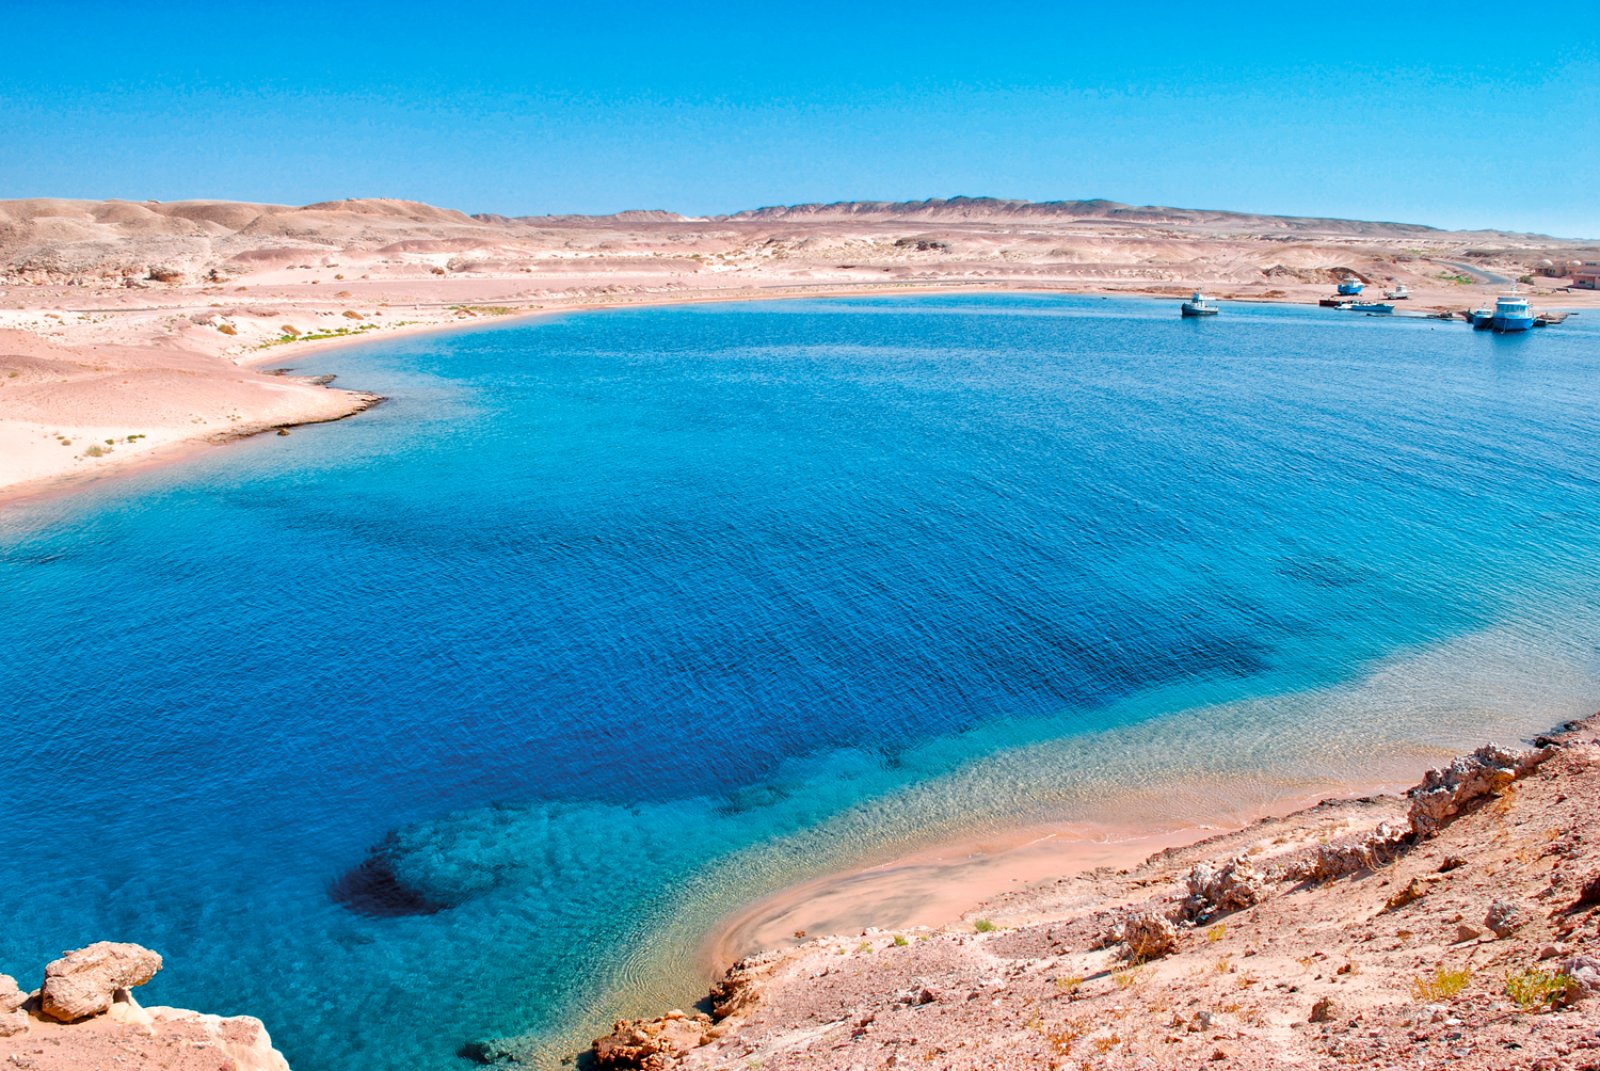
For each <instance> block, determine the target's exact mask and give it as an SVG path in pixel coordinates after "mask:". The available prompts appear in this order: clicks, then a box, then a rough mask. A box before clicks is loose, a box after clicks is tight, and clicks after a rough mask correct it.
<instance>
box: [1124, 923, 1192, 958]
mask: <svg viewBox="0 0 1600 1071" xmlns="http://www.w3.org/2000/svg"><path fill="white" fill-rule="evenodd" d="M1122 943H1123V944H1125V945H1127V946H1128V958H1129V959H1134V960H1140V961H1143V960H1150V959H1159V958H1160V957H1162V956H1165V955H1167V954H1168V953H1169V952H1171V951H1173V950H1174V949H1175V948H1177V947H1178V928H1177V927H1176V926H1174V925H1173V924H1172V920H1171V919H1169V918H1167V917H1166V916H1165V915H1158V914H1156V913H1155V912H1154V911H1134V912H1130V913H1129V914H1128V915H1127V917H1125V918H1124V919H1123V920H1122Z"/></svg>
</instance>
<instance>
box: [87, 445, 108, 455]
mask: <svg viewBox="0 0 1600 1071" xmlns="http://www.w3.org/2000/svg"><path fill="white" fill-rule="evenodd" d="M110 452H111V451H110V449H109V448H107V447H104V446H101V445H100V444H99V443H93V444H91V445H90V447H89V449H87V450H85V451H84V452H83V456H84V457H105V456H106V455H107V454H109V453H110Z"/></svg>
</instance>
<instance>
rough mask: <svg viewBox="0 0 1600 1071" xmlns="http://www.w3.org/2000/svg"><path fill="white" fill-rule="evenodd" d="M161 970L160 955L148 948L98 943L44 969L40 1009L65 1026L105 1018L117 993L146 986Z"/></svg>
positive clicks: (64, 957)
mask: <svg viewBox="0 0 1600 1071" xmlns="http://www.w3.org/2000/svg"><path fill="white" fill-rule="evenodd" d="M160 969H161V956H160V955H158V954H157V953H155V952H152V951H150V950H149V949H148V948H143V947H141V946H139V945H132V944H117V943H114V942H111V941H99V942H96V943H95V944H92V945H89V946H88V947H87V948H80V949H78V950H77V951H76V952H68V953H67V954H66V955H65V956H62V957H61V958H60V959H58V960H56V961H55V962H53V963H51V964H49V965H48V966H47V967H45V969H44V985H43V986H42V987H41V988H40V990H39V1010H40V1011H41V1012H43V1013H44V1014H45V1015H48V1016H49V1017H50V1018H52V1019H57V1020H59V1021H61V1022H63V1023H70V1022H75V1021H77V1020H79V1019H86V1018H88V1017H89V1016H92V1015H102V1014H104V1013H105V1012H107V1011H109V1010H110V1008H111V1001H112V1000H113V998H115V996H116V994H117V990H119V989H131V988H133V987H134V986H138V985H144V984H145V983H146V982H148V981H149V980H150V979H151V978H153V977H155V973H156V972H157V971H159V970H160Z"/></svg>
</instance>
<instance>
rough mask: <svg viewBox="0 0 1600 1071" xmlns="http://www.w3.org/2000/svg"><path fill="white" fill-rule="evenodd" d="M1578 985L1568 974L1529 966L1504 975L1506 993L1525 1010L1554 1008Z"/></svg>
mask: <svg viewBox="0 0 1600 1071" xmlns="http://www.w3.org/2000/svg"><path fill="white" fill-rule="evenodd" d="M1577 987H1578V983H1577V982H1576V981H1574V980H1573V978H1572V977H1571V976H1570V975H1566V974H1555V973H1553V972H1551V971H1541V970H1539V969H1538V968H1537V967H1529V968H1528V969H1527V970H1524V971H1517V972H1515V973H1514V974H1507V975H1506V995H1507V996H1508V997H1510V998H1511V999H1512V1001H1513V1002H1515V1003H1516V1005H1517V1007H1519V1008H1521V1009H1522V1010H1523V1011H1525V1012H1531V1011H1538V1010H1539V1009H1540V1008H1554V1007H1555V1006H1556V1005H1558V1004H1562V1003H1564V1002H1565V1001H1566V1000H1567V998H1568V996H1570V995H1571V994H1572V993H1573V992H1574V990H1576V989H1577Z"/></svg>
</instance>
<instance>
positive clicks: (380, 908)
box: [328, 838, 451, 918]
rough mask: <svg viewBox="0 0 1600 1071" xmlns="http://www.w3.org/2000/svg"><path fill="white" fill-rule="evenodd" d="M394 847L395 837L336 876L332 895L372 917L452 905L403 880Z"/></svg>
mask: <svg viewBox="0 0 1600 1071" xmlns="http://www.w3.org/2000/svg"><path fill="white" fill-rule="evenodd" d="M393 851H394V847H393V840H392V838H391V839H386V840H385V841H384V842H383V843H382V844H379V845H378V846H377V847H375V848H373V849H372V851H371V852H369V853H368V854H367V857H366V858H365V859H363V860H362V861H361V862H360V863H357V864H356V865H355V866H353V867H351V868H350V869H349V870H347V871H345V872H344V873H343V874H341V875H339V877H338V878H337V879H335V881H334V883H333V885H332V886H331V887H330V888H329V889H328V896H329V898H330V899H332V900H333V902H334V903H336V904H340V905H342V906H343V907H345V908H348V909H349V910H351V911H354V912H355V913H356V914H358V915H366V916H369V917H371V918H403V917H405V916H408V915H436V914H438V913H439V912H440V911H443V910H444V909H445V908H447V907H450V906H451V905H450V904H448V903H445V902H444V901H442V900H439V899H436V898H434V897H432V896H430V895H428V894H427V893H425V892H423V891H422V890H420V889H417V888H415V887H413V886H412V885H410V884H409V883H408V882H406V881H404V880H403V879H402V878H401V877H400V874H399V872H398V871H397V870H396V869H395V861H394V858H393Z"/></svg>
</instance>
